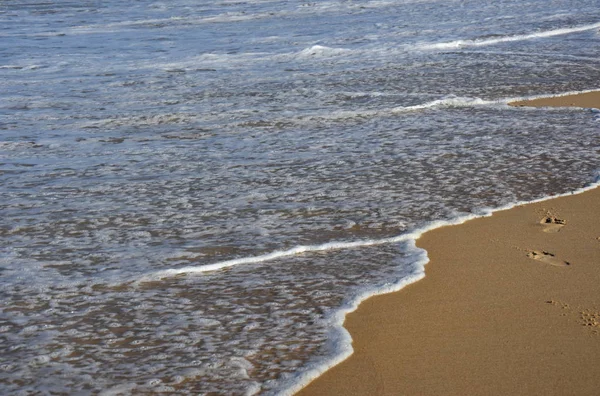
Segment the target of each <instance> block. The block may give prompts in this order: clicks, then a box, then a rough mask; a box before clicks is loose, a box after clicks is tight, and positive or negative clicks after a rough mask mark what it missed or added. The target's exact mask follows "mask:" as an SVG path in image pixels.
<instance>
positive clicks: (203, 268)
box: [140, 171, 600, 282]
mask: <svg viewBox="0 0 600 396" xmlns="http://www.w3.org/2000/svg"><path fill="white" fill-rule="evenodd" d="M599 185H600V171H599V173H598V175H596V180H595V182H594V183H592V184H591V185H590V186H588V187H584V188H581V189H579V190H576V191H574V192H569V193H565V194H560V195H553V196H550V197H544V198H540V199H537V200H533V201H526V202H516V203H512V204H509V205H505V206H502V207H499V208H496V209H490V208H488V209H484V210H482V211H481V212H480V213H478V214H469V215H465V216H460V217H457V218H454V219H451V220H438V221H433V222H429V223H427V225H425V226H424V227H422V228H418V229H416V230H414V231H411V232H407V233H405V234H401V235H398V236H395V237H391V238H383V239H365V240H358V241H350V242H343V241H337V242H336V241H334V242H328V243H324V244H320V245H300V246H296V247H293V248H291V249H288V250H277V251H274V252H271V253H267V254H263V255H259V256H251V257H242V258H238V259H233V260H226V261H221V262H217V263H213V264H207V265H195V266H188V267H182V268H171V269H166V270H161V271H157V272H154V273H153V274H150V275H147V276H145V277H143V278H142V279H140V282H144V281H150V280H156V279H161V278H168V277H173V276H176V275H181V274H201V273H204V272H210V271H218V270H221V269H224V268H229V267H234V266H237V265H244V264H256V263H264V262H268V261H273V260H276V259H280V258H285V257H291V256H295V255H297V254H302V253H309V252H323V251H333V250H342V249H356V248H361V247H368V246H377V245H385V244H392V243H399V242H405V241H411V240H412V241H416V240H417V239H419V237H420V236H421V235H423V234H424V233H426V232H427V231H431V230H433V229H435V228H439V227H444V226H448V225H456V224H462V223H464V222H466V221H468V220H471V219H475V218H479V217H487V216H491V215H492V213H494V212H496V211H500V210H506V209H510V208H513V207H515V206H518V205H523V204H528V203H535V202H542V201H545V200H548V199H553V198H558V197H561V196H567V195H571V194H579V193H582V192H584V191H588V190H591V189H593V188H595V187H597V186H599Z"/></svg>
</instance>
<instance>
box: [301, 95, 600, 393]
mask: <svg viewBox="0 0 600 396" xmlns="http://www.w3.org/2000/svg"><path fill="white" fill-rule="evenodd" d="M585 95H586V98H585V100H587V96H588V94H585ZM594 97H595V98H596V99H595V100H596V102H595V103H588V102H586V105H585V107H600V94H599V93H595V95H594ZM551 100H552V101H554V100H560V101H562V102H560V103H559V105H569V104H570V103H579V102H578V101H579V99H578V98H577V97H562V98H556V99H551ZM539 103H540V102H538V103H536V104H539ZM547 103H548V102H542V104H541V105H543V106H546V105H548V104H547ZM418 246H420V247H422V248H424V249H426V250H427V252H428V255H429V258H430V262H429V264H427V267H426V277H425V279H423V280H421V281H419V282H417V283H415V284H412V285H410V286H408V287H406V288H404V289H403V290H401V291H399V292H397V293H392V294H387V295H383V296H378V297H373V298H371V299H368V300H367V301H365V302H363V303H362V304H361V305H360V307H359V308H358V310H357V311H355V312H353V313H351V314H350V315H348V316H347V317H346V322H345V327H346V328H347V329H348V330H349V331H350V333H351V335H352V338H353V346H354V354H353V355H352V356H351V357H350V358H349V359H347V360H346V361H344V362H343V363H341V364H339V365H338V366H336V367H334V368H332V369H331V370H329V371H327V372H326V373H325V374H324V375H323V376H321V377H319V378H318V379H317V380H316V381H314V382H312V383H311V384H309V385H308V386H307V387H306V388H304V389H303V390H302V391H300V392H299V395H302V396H307V395H600V188H596V189H594V190H592V191H588V192H586V193H583V194H578V195H571V196H568V197H562V198H556V199H552V200H548V201H545V202H541V203H535V204H528V205H524V206H519V207H515V208H513V209H510V210H506V211H501V212H496V213H495V214H494V215H493V216H492V217H488V218H480V219H475V220H471V221H469V222H466V223H464V224H462V225H458V226H450V227H443V228H439V229H436V230H433V231H430V232H428V233H426V234H425V235H423V237H421V238H420V239H419V240H418Z"/></svg>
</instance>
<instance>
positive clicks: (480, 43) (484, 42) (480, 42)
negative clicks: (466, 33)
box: [417, 22, 600, 50]
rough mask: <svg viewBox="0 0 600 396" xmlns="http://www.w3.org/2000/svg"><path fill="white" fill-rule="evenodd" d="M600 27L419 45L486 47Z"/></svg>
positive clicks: (599, 25) (422, 47)
mask: <svg viewBox="0 0 600 396" xmlns="http://www.w3.org/2000/svg"><path fill="white" fill-rule="evenodd" d="M598 28H600V22H598V23H593V24H589V25H582V26H575V27H571V28H560V29H552V30H544V31H539V32H535V33H529V34H518V35H513V36H501V37H494V38H489V39H472V40H454V41H448V42H443V43H431V44H421V45H419V46H417V48H419V49H423V50H446V49H457V48H466V47H484V46H488V45H494V44H499V43H507V42H512V41H525V40H533V39H538V38H547V37H554V36H562V35H565V34H572V33H580V32H585V31H588V30H594V29H598Z"/></svg>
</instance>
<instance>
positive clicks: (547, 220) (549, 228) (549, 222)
mask: <svg viewBox="0 0 600 396" xmlns="http://www.w3.org/2000/svg"><path fill="white" fill-rule="evenodd" d="M540 224H541V225H542V226H544V232H559V231H560V229H561V228H563V227H564V226H565V224H567V222H566V221H565V220H562V219H557V218H556V217H554V216H550V215H548V216H545V217H544V218H543V219H542V220H541V221H540Z"/></svg>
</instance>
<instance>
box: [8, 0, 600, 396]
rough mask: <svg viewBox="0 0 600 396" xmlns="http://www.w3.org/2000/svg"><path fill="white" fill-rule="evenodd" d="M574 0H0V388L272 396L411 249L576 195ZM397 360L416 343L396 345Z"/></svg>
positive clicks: (598, 67)
mask: <svg viewBox="0 0 600 396" xmlns="http://www.w3.org/2000/svg"><path fill="white" fill-rule="evenodd" d="M599 30H600V7H598V2H597V1H596V0H580V1H576V2H575V1H567V0H554V1H550V2H549V1H543V0H530V1H525V2H524V1H521V0H520V1H516V0H501V1H495V2H487V1H485V2H484V1H474V0H473V1H469V0H465V1H457V0H456V1H455V0H444V1H441V0H373V1H368V0H364V1H350V0H346V1H341V0H340V1H320V2H304V3H303V2H292V1H283V0H249V1H231V0H205V1H192V0H172V1H168V2H160V1H158V2H157V1H151V0H148V1H146V0H138V1H135V2H124V1H115V0H106V1H102V2H98V1H67V0H60V1H52V2H48V1H46V2H42V1H37V0H31V1H28V2H19V1H2V2H0V285H1V289H0V290H1V291H0V295H1V296H2V298H1V300H0V308H1V310H0V393H2V394H57V393H66V394H72V395H87V394H104V395H114V394H130V393H135V394H137V393H147V394H152V393H161V392H162V393H167V394H169V393H173V394H175V393H177V394H211V395H212V394H223V395H244V394H245V395H252V394H256V393H261V394H290V393H293V392H294V391H295V390H297V389H298V388H300V387H301V386H302V385H303V384H305V383H307V381H309V380H310V379H312V378H314V377H316V376H318V375H319V374H320V373H321V372H323V371H324V370H325V369H327V367H330V366H331V365H333V364H335V363H336V362H339V361H340V360H342V359H343V358H344V357H346V356H348V355H349V354H350V353H351V346H350V341H351V340H350V336H349V335H348V333H347V332H346V331H345V330H344V329H343V328H342V327H341V323H342V321H343V317H344V314H345V313H346V312H348V311H349V310H352V309H354V307H355V306H356V304H357V303H358V302H359V301H360V300H362V299H364V298H366V297H367V296H369V295H372V294H377V293H381V292H384V291H390V290H397V289H398V288H400V287H402V286H403V285H405V284H407V283H411V282H414V281H416V280H418V279H420V278H422V277H423V276H424V264H425V263H426V262H427V256H426V252H425V251H423V250H420V249H417V248H416V247H415V245H414V241H415V238H416V237H418V235H419V234H420V232H421V231H422V230H424V229H427V228H431V227H435V226H436V225H438V224H440V222H444V221H446V222H453V221H454V222H459V221H462V220H463V219H465V218H468V217H472V216H475V215H480V214H484V213H489V211H490V210H491V209H494V208H498V207H502V206H506V205H510V204H513V203H516V202H522V201H530V200H535V199H540V198H544V197H548V196H551V195H555V194H564V193H569V192H571V191H574V190H577V189H580V188H583V187H585V186H587V185H590V184H591V183H594V182H595V181H596V180H597V177H598V174H599V173H598V170H599V169H600V113H599V112H598V111H595V110H591V109H573V108H570V109H568V108H555V109H530V108H512V107H509V106H508V105H507V103H508V102H509V101H510V100H512V99H519V98H528V97H535V96H542V95H552V94H558V93H563V92H579V91H583V90H587V89H594V88H600V33H599ZM415 342H419V340H415Z"/></svg>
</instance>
